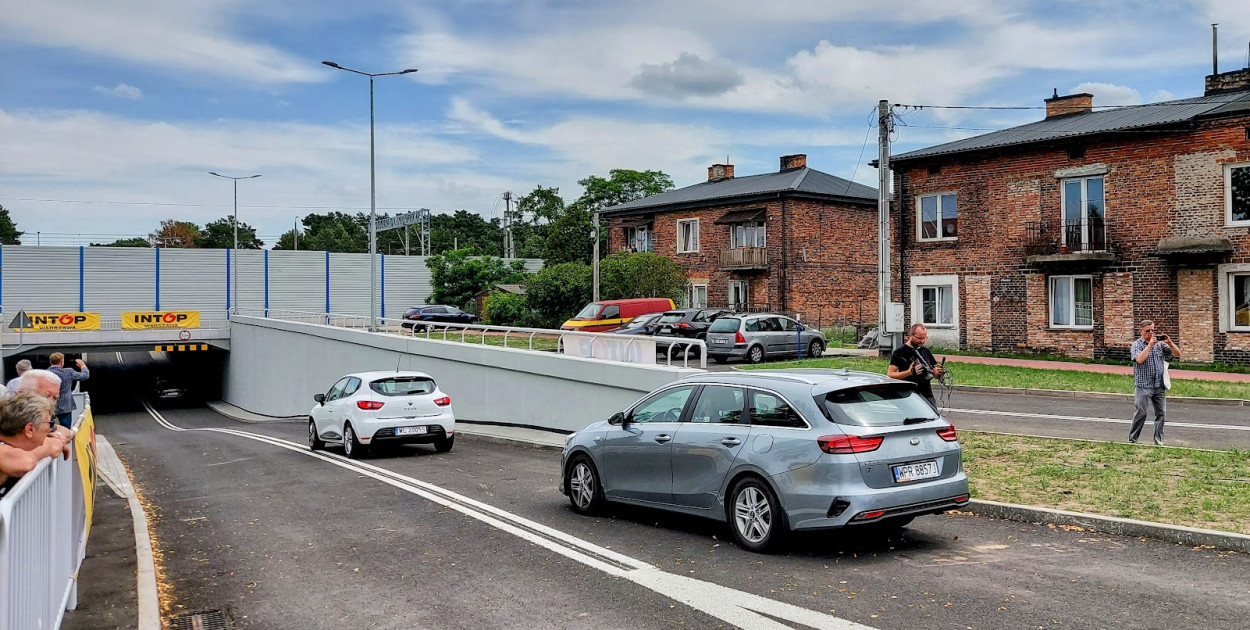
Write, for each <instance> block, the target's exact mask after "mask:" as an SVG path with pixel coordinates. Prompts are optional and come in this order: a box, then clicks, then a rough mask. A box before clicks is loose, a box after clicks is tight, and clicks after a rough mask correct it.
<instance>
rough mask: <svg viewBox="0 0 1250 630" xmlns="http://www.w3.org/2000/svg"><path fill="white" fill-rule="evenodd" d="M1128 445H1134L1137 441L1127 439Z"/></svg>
mask: <svg viewBox="0 0 1250 630" xmlns="http://www.w3.org/2000/svg"><path fill="white" fill-rule="evenodd" d="M1128 443H1129V444H1136V443H1137V440H1134V439H1133V438H1129V439H1128Z"/></svg>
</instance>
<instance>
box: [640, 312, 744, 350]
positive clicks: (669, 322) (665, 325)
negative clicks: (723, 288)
mask: <svg viewBox="0 0 1250 630" xmlns="http://www.w3.org/2000/svg"><path fill="white" fill-rule="evenodd" d="M732 314H733V311H728V310H725V309H721V308H679V309H676V310H672V311H665V313H664V314H663V315H661V316H660V319H658V320H656V322H655V324H654V326H655V345H656V347H657V348H660V349H666V348H668V346H670V345H672V344H670V343H666V342H665V339H664V338H665V337H668V338H673V337H680V338H683V339H704V338H706V337H707V329H708V327H710V326H711V325H712V322H713V321H715V320H716V318H717V317H723V316H725V315H732Z"/></svg>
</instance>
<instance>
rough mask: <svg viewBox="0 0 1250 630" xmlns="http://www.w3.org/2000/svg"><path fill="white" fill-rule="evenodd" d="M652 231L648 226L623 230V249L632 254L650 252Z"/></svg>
mask: <svg viewBox="0 0 1250 630" xmlns="http://www.w3.org/2000/svg"><path fill="white" fill-rule="evenodd" d="M652 234H653V233H652V231H651V226H649V225H640V226H637V227H627V228H625V248H626V249H628V250H630V251H634V252H649V251H651V250H652V240H651V238H652Z"/></svg>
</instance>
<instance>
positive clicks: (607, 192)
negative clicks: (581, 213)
mask: <svg viewBox="0 0 1250 630" xmlns="http://www.w3.org/2000/svg"><path fill="white" fill-rule="evenodd" d="M577 183H578V184H580V185H581V187H582V189H583V192H582V196H581V197H579V198H578V199H577V203H578V204H579V205H583V206H585V207H586V208H587V209H588V210H592V211H593V210H602V209H604V208H607V207H610V206H615V205H619V204H622V203H625V202H627V201H633V200H635V199H641V198H643V197H650V196H651V195H656V194H659V193H662V192H664V191H666V190H672V189H673V178H672V177H669V176H668V175H667V174H666V173H664V172H663V171H633V170H629V169H624V168H614V169H612V170H610V171H608V177H607V179H604V178H602V177H599V176H598V175H591V176H590V177H587V178H586V179H583V180H581V181H579V182H577Z"/></svg>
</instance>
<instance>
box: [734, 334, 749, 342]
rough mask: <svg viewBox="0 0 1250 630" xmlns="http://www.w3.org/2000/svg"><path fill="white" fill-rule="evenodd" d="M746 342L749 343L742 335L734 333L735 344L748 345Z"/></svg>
mask: <svg viewBox="0 0 1250 630" xmlns="http://www.w3.org/2000/svg"><path fill="white" fill-rule="evenodd" d="M746 342H747V338H746V337H743V336H742V333H740V332H736V333H734V343H746Z"/></svg>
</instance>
